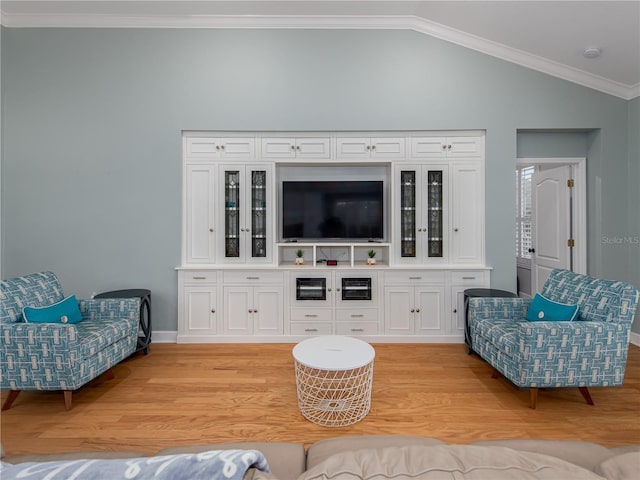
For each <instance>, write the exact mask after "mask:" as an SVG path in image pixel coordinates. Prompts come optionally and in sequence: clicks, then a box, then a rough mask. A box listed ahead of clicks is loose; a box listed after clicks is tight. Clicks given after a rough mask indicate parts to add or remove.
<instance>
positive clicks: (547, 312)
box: [527, 293, 578, 322]
mask: <svg viewBox="0 0 640 480" xmlns="http://www.w3.org/2000/svg"><path fill="white" fill-rule="evenodd" d="M577 315H578V305H575V304H574V305H568V304H565V303H560V302H554V301H553V300H549V299H548V298H545V297H543V296H542V295H540V294H539V293H536V295H535V297H533V300H532V301H531V304H530V305H529V310H528V311H527V321H529V322H538V321H545V322H561V321H568V322H570V321H572V320H575V318H576V316H577Z"/></svg>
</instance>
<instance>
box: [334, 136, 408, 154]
mask: <svg viewBox="0 0 640 480" xmlns="http://www.w3.org/2000/svg"><path fill="white" fill-rule="evenodd" d="M404 145H405V139H404V137H339V138H338V139H337V152H338V159H341V158H342V159H371V158H377V159H381V160H384V159H389V160H391V159H397V158H398V159H399V158H404V152H405V148H404Z"/></svg>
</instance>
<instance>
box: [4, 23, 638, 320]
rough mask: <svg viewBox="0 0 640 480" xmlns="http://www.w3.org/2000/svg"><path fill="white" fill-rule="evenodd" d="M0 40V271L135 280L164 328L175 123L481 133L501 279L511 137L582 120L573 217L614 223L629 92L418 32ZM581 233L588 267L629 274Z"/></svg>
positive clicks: (172, 297)
mask: <svg viewBox="0 0 640 480" xmlns="http://www.w3.org/2000/svg"><path fill="white" fill-rule="evenodd" d="M2 49H3V52H2V53H3V58H2V62H3V76H4V82H3V84H2V90H3V92H2V93H3V114H4V145H3V153H4V155H3V159H2V167H3V172H2V233H3V239H4V241H3V249H2V276H3V277H5V278H6V277H10V276H14V275H19V274H24V273H30V272H33V271H38V270H43V269H51V270H53V271H55V272H57V273H58V274H59V275H60V277H61V280H62V282H63V285H64V286H65V287H66V290H67V292H68V293H76V294H78V295H79V296H87V295H90V294H91V293H92V291H102V290H108V289H114V288H126V287H145V288H150V289H151V290H152V291H153V302H154V322H155V324H156V325H155V328H156V329H158V330H175V329H176V316H177V275H176V272H175V270H174V269H175V267H176V266H177V265H178V264H179V263H180V233H181V232H180V229H181V222H180V211H181V205H180V202H181V143H180V132H181V130H206V129H212V130H394V129H400V130H413V129H426V130H429V129H486V131H487V137H486V179H487V180H486V245H487V261H488V264H489V265H490V266H491V267H493V271H492V284H493V286H495V287H496V288H505V289H510V290H512V289H514V288H515V277H516V268H515V259H514V258H513V255H511V254H505V252H512V251H513V243H514V240H513V239H514V224H513V219H514V217H515V206H514V203H513V198H514V195H515V189H514V182H513V172H514V168H515V158H516V155H517V151H516V146H517V131H518V130H522V129H546V130H553V129H583V130H585V131H587V130H589V131H594V132H598V134H597V135H592V134H587V139H586V141H587V150H588V151H589V152H591V155H590V158H589V162H590V163H589V166H588V170H589V172H588V175H589V191H588V194H589V195H590V199H589V216H590V219H591V218H592V216H594V215H596V213H597V214H598V215H599V217H600V218H598V219H596V221H597V222H600V224H601V229H602V231H603V232H620V231H623V230H624V231H626V230H628V222H629V218H630V216H631V212H630V209H629V204H628V201H629V191H630V186H628V183H629V180H628V174H629V163H630V162H629V148H628V141H627V140H628V136H629V125H628V122H629V106H628V103H629V102H626V101H624V100H621V99H619V98H615V97H612V96H609V95H606V94H603V93H599V92H596V91H593V90H590V89H588V88H584V87H581V86H578V85H575V84H572V83H569V82H565V81H562V80H559V79H556V78H553V77H550V76H547V75H544V74H541V73H538V72H534V71H531V70H527V69H525V68H521V67H518V66H516V65H513V64H510V63H507V62H504V61H501V60H498V59H495V58H493V57H490V56H486V55H483V54H480V53H477V52H474V51H471V50H467V49H464V48H462V47H459V46H456V45H453V44H449V43H447V42H444V41H441V40H438V39H434V38H431V37H428V36H425V35H423V34H419V33H416V32H411V31H393V30H384V31H370V30H352V31H351V30H209V29H193V30H182V29H166V30H157V29H8V28H3V29H2ZM596 187H597V191H598V192H599V194H601V195H600V197H597V201H596V195H595V194H594V192H595V190H596ZM636 198H637V197H636ZM595 235H596V231H595V230H591V229H590V230H589V241H590V243H591V244H593V245H592V248H590V250H589V257H590V258H589V260H590V272H591V273H593V274H597V275H605V276H608V277H613V278H632V277H634V276H635V281H636V283H640V282H638V278H637V275H638V272H637V270H636V271H635V272H631V271H630V269H631V266H630V262H629V258H628V249H627V250H625V251H623V250H622V249H615V248H604V247H603V246H602V245H601V244H600V242H599V240H598V241H596V240H597V238H596V237H595ZM591 263H593V265H594V266H593V267H592V266H591Z"/></svg>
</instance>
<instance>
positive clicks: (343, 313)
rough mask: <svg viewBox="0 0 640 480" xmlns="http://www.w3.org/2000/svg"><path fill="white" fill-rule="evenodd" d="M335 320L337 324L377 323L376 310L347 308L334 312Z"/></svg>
mask: <svg viewBox="0 0 640 480" xmlns="http://www.w3.org/2000/svg"><path fill="white" fill-rule="evenodd" d="M336 320H337V321H338V322H377V321H378V309H377V308H369V309H364V308H360V309H358V308H349V309H343V308H341V309H338V310H336Z"/></svg>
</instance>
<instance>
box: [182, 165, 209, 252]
mask: <svg viewBox="0 0 640 480" xmlns="http://www.w3.org/2000/svg"><path fill="white" fill-rule="evenodd" d="M215 171H216V167H214V166H211V165H198V164H196V165H187V172H186V175H187V179H186V181H187V186H186V195H187V198H186V206H185V207H186V208H185V223H186V225H185V249H186V251H185V257H186V258H185V261H186V263H187V264H189V263H214V262H215V233H214V228H213V226H214V224H215V218H214V211H215V210H214V203H215V192H214V190H215V185H216V183H215Z"/></svg>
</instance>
